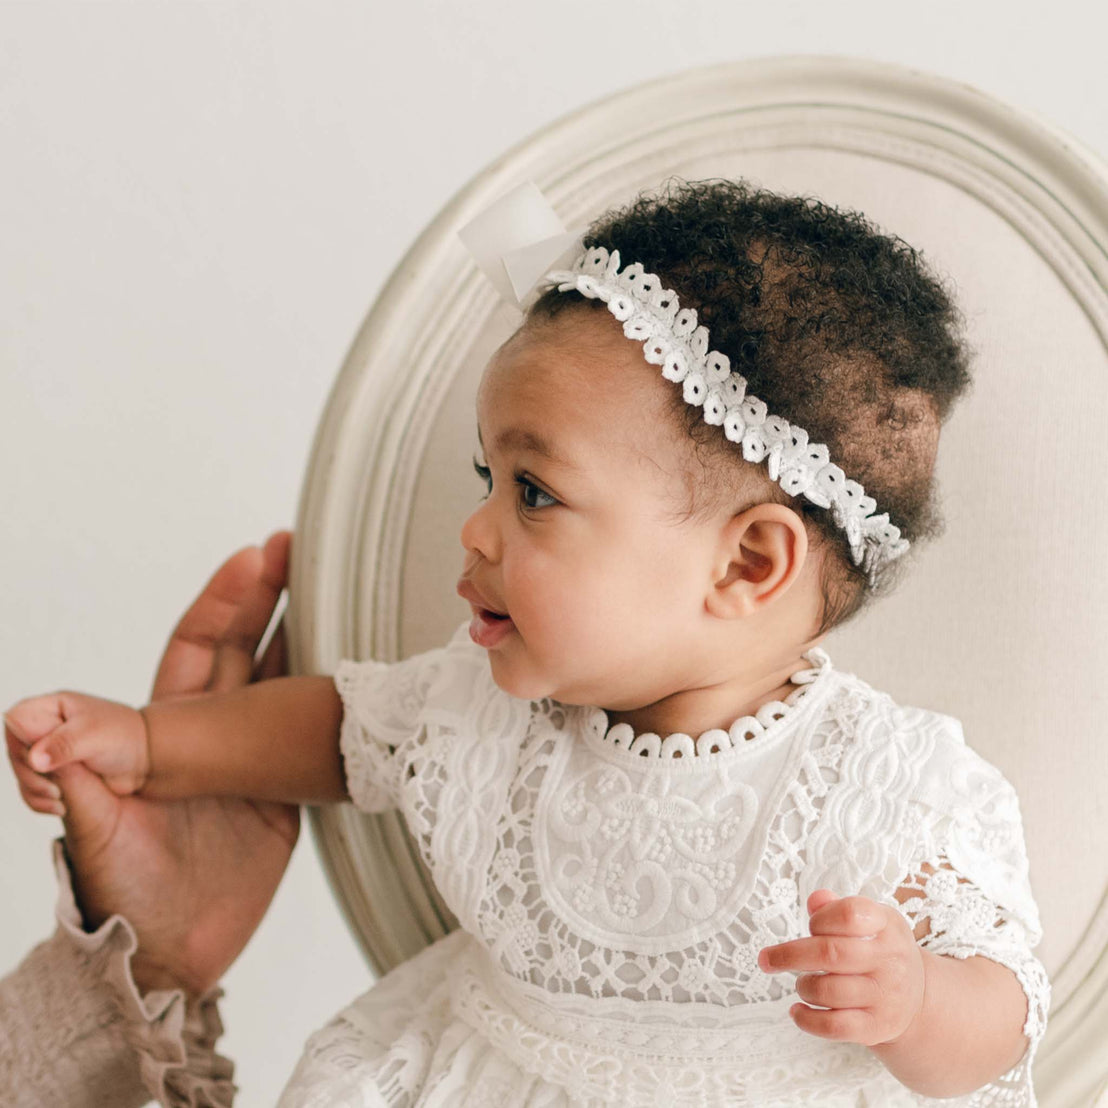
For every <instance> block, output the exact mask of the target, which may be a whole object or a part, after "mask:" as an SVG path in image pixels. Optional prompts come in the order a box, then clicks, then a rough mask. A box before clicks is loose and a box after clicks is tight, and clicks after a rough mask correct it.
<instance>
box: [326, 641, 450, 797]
mask: <svg viewBox="0 0 1108 1108" xmlns="http://www.w3.org/2000/svg"><path fill="white" fill-rule="evenodd" d="M443 655H444V651H443V650H432V651H430V652H429V653H427V654H417V655H415V656H414V657H411V658H407V659H405V660H404V661H403V662H395V663H391V664H390V663H387V662H373V661H368V662H350V661H345V662H342V663H340V664H339V667H338V669H337V670H336V671H335V687H336V688H337V689H338V692H339V696H340V697H341V698H342V706H343V718H342V728H341V731H340V733H339V746H340V748H341V750H342V759H343V766H344V769H345V772H346V786H347V789H348V790H349V792H350V798H351V799H352V800H353V801H354V803H355V804H356V805H357V806H358V807H359V808H361V809H362V810H363V811H366V812H385V811H388V810H389V809H390V808H396V807H398V806H399V804H400V791H401V786H402V784H403V781H404V774H405V766H406V765H407V764H408V762H409V759H410V757H411V752H412V748H413V746H415V745H416V744H418V742H419V738H420V734H421V732H422V719H421V713H422V709H423V706H424V704H425V703H426V701H427V694H428V690H429V689H430V687H431V685H432V684H433V683H434V681H435V678H436V677H437V675H438V672H439V669H440V667H441V664H442V659H443Z"/></svg>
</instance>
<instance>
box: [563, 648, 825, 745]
mask: <svg viewBox="0 0 1108 1108" xmlns="http://www.w3.org/2000/svg"><path fill="white" fill-rule="evenodd" d="M805 657H806V658H807V659H808V660H809V661H810V662H812V663H813V665H812V667H811V668H810V669H804V670H799V671H798V672H796V673H794V674H793V675H792V677H790V678H789V680H790V681H791V682H792V683H793V684H795V685H798V686H800V687H799V688H797V689H795V690H794V691H793V692H791V693H789V695H788V696H787V697H785V699H784V700H770V701H768V702H767V703H765V704H763V705H762V706H761V707H760V708H759V709H758V711H757V712H756V713H755V714H754V715H752V716H741V717H740V718H739V719H737V720H735V722H734V723H732V724H731V726H730V727H729V728H728V729H727V730H726V731H724V730H723V728H721V727H716V728H712V729H711V730H710V731H705V732H703V733H702V734H701V735H699V736H698V737H697V738H695V739H694V738H693V737H692V736H691V735H686V734H684V733H683V732H681V731H675V732H674V733H673V734H671V735H666V736H665V738H663V737H662V736H661V735H657V734H655V733H654V732H652V731H645V732H642V733H641V734H636V732H635V729H634V728H633V727H632V726H631V725H630V724H629V723H616V724H613V725H612V726H611V727H608V715H607V713H606V712H604V711H603V710H602V709H600V708H593V709H591V710H590V711H588V713H587V715H586V718H585V729H586V731H587V732H588V733H589V734H591V735H593V736H594V737H596V738H600V739H602V740H603V741H604V742H607V743H610V744H611V745H612V746H613V747H615V748H616V749H619V750H626V751H627V752H628V753H630V754H634V755H637V756H639V757H643V758H692V757H698V758H706V757H708V756H710V755H712V754H721V753H723V751H725V750H730V749H731V748H732V747H736V746H744V745H745V744H746V743H748V742H752V741H753V740H755V739H758V738H761V736H763V735H764V734H765V733H766V732H767V731H768V730H769V729H770V728H771V727H773V726H774V724H776V723H777V721H778V720H780V719H783V718H784V717H785V716H786V715H787V713H788V711H789V709H790V708H792V707H793V705H795V704H796V703H797V702H798V701H799V700H801V699H802V698H803V696H804V694H805V693H806V692H807V691H808V686H809V685H810V684H811V682H812V681H814V680H815V679H816V678H817V677H818V676H819V675H820V672H821V671H822V670H824V669H826V668H828V667H829V666H830V665H831V659H830V658H829V657H828V656H827V654H825V653H824V652H823V651H822V650H820V649H819V648H818V647H814V648H813V649H812V650H810V651H809V652H808V653H807V654H806V655H805Z"/></svg>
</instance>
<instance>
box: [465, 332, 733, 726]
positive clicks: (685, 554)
mask: <svg viewBox="0 0 1108 1108" xmlns="http://www.w3.org/2000/svg"><path fill="white" fill-rule="evenodd" d="M672 388H674V386H673V385H671V384H670V383H669V382H667V381H665V380H664V379H663V378H662V377H661V373H660V370H659V369H658V368H657V367H656V366H652V365H650V364H648V363H647V362H646V360H645V359H644V357H643V354H642V347H641V344H639V343H636V342H632V341H630V340H629V339H627V338H625V337H624V335H623V332H622V329H621V327H620V325H619V324H618V323H617V322H616V321H615V320H613V319H612V318H611V317H610V316H608V315H607V313H604V314H603V315H601V314H600V313H593V312H585V311H581V310H572V311H569V312H566V313H565V314H564V315H563V316H560V317H558V318H557V319H556V320H555V321H553V322H550V323H544V324H542V325H541V326H539V327H537V328H534V329H531V330H529V331H526V332H521V333H520V334H518V335H516V336H515V337H514V338H513V339H512V340H511V341H510V342H509V343H507V344H506V345H505V346H504V347H502V348H501V350H500V351H498V352H497V354H496V355H495V356H494V358H493V359H492V361H491V362H490V364H489V366H488V368H487V369H486V371H485V374H484V377H483V378H482V381H481V387H480V390H479V392H478V398H477V423H478V431H479V435H480V441H481V450H482V451H483V457H481V456H479V457H478V459H477V465H478V470H479V476H480V477H481V478H482V479H484V480H485V481H486V482H487V488H488V496H487V497H486V498H485V500H484V501H483V502H482V503H481V504H480V505H479V506H478V508H477V509H476V511H474V512H473V514H472V515H471V516H470V517H469V519H468V520H467V521H466V523H465V524H464V526H463V528H462V544H463V546H464V547H465V550H466V557H465V564H464V568H463V573H462V579H461V580H460V581H459V585H458V589H459V593H460V594H461V595H462V596H463V597H464V598H465V599H467V600H468V601H469V602H470V605H471V608H472V610H473V621H472V623H471V626H470V634H471V635H472V637H473V638H474V641H476V642H477V643H478V644H480V645H481V646H484V647H485V648H487V650H488V652H489V657H490V662H491V666H492V673H493V677H494V679H495V680H496V682H497V684H498V685H499V686H500V687H501V688H502V689H504V690H505V691H506V692H509V693H511V694H513V695H515V696H519V697H523V698H526V699H540V698H542V697H546V696H550V697H553V698H554V699H557V700H560V701H562V702H563V703H568V704H590V705H598V706H600V707H606V708H613V709H619V708H634V707H641V706H643V705H645V704H649V703H652V702H653V701H655V700H657V699H659V698H661V697H662V696H666V695H669V694H670V693H671V692H673V691H676V690H677V689H679V688H681V687H684V684H685V683H687V681H688V680H689V679H695V674H696V670H697V667H698V660H697V658H696V649H697V647H696V643H697V636H696V631H697V630H698V629H699V628H701V627H702V621H703V619H704V618H705V612H704V595H705V591H706V589H707V588H708V587H709V586H710V585H711V581H710V580H708V579H707V576H708V575H707V573H706V572H705V573H701V572H700V571H699V570H698V569H696V568H695V567H700V566H706V565H707V563H708V562H709V561H710V558H709V557H705V556H704V555H706V554H708V553H709V552H710V549H711V544H713V543H715V542H716V541H718V531H717V529H716V528H715V527H714V526H712V524H711V521H700V522H691V521H687V520H683V518H682V515H683V513H682V508H683V506H685V504H686V503H687V498H688V486H687V483H686V482H687V476H686V475H687V474H688V473H691V472H693V470H692V468H691V467H692V464H693V463H692V458H691V452H690V449H689V446H688V444H687V442H686V441H685V439H684V437H683V436H684V435H685V432H684V431H683V429H682V428H681V427H680V425H679V424H678V422H677V421H676V420H675V419H674V416H673V414H672V412H671V410H670V407H669V405H670V403H671V400H670V398H669V397H668V396H667V393H666V390H667V389H672Z"/></svg>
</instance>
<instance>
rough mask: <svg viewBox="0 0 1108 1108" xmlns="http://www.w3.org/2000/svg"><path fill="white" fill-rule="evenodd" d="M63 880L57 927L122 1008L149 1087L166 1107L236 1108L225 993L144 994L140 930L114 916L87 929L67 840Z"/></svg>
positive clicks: (58, 868)
mask: <svg viewBox="0 0 1108 1108" xmlns="http://www.w3.org/2000/svg"><path fill="white" fill-rule="evenodd" d="M53 858H54V870H55V873H56V874H57V879H58V901H57V907H56V909H55V914H56V916H57V920H58V930H59V932H60V933H61V934H62V935H64V936H65V937H66V939H67V940H68V941H69V942H70V943H71V944H72V945H73V947H74V948H76V950H77V951H78V952H79V954H80V955H81V956H82V958H83V959H84V961H85V965H86V968H87V970H88V972H89V974H90V975H92V976H93V977H96V978H99V979H101V980H102V981H103V982H104V984H105V985H106V986H107V987H108V988H109V990H110V991H111V993H112V995H113V997H114V998H115V1000H116V1003H117V1004H118V1006H119V1011H120V1016H121V1020H122V1023H121V1027H122V1031H123V1035H124V1038H125V1039H126V1041H127V1043H128V1044H129V1045H130V1046H131V1048H132V1049H133V1050H134V1051H135V1053H136V1054H137V1056H138V1062H139V1069H140V1072H141V1075H142V1081H143V1085H144V1086H145V1087H146V1090H147V1092H149V1094H150V1095H151V1096H152V1097H154V1098H155V1099H156V1100H157V1101H158V1103H159V1104H162V1105H164V1106H165V1108H231V1104H232V1102H233V1101H234V1096H235V1086H234V1083H233V1081H232V1080H231V1079H232V1076H233V1074H234V1065H233V1063H232V1062H231V1061H230V1059H228V1058H224V1057H223V1056H222V1055H220V1054H217V1053H216V1052H215V1043H216V1041H217V1040H218V1039H219V1037H220V1035H222V1034H223V1024H222V1022H221V1021H220V1018H219V1011H218V1009H217V1006H216V1002H217V1001H218V1000H219V998H220V997H221V996H222V995H223V990H222V989H218V988H216V989H209V990H208V991H207V992H206V993H204V994H203V995H202V996H200V997H196V998H192V997H186V995H185V993H184V991H183V990H182V989H153V990H151V991H150V992H148V993H146V994H145V995H144V994H143V993H142V992H141V991H140V990H139V987H138V985H137V984H136V983H135V979H134V975H133V973H132V967H131V959H132V957H133V956H134V953H135V951H136V950H137V949H138V938H137V936H136V935H135V931H134V928H133V927H132V926H131V924H130V923H129V922H128V921H127V920H126V919H124V918H123V917H122V916H119V915H114V916H111V917H110V918H109V919H108V920H106V921H105V922H104V923H103V924H101V925H100V926H99V927H98V928H97V929H96V930H95V931H92V932H88V931H85V930H84V927H83V926H82V920H81V913H80V910H79V909H78V907H77V900H76V896H75V895H74V892H73V884H72V879H71V876H70V872H69V866H68V864H67V861H66V857H65V848H64V842H63V840H62V839H57V840H55V842H54V844H53Z"/></svg>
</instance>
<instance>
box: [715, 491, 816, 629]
mask: <svg viewBox="0 0 1108 1108" xmlns="http://www.w3.org/2000/svg"><path fill="white" fill-rule="evenodd" d="M807 557H808V532H807V530H806V528H805V527H804V521H803V520H802V519H801V518H800V516H799V515H797V513H796V512H794V511H793V510H792V509H791V508H787V507H785V505H784V504H755V505H754V507H752V508H747V509H746V511H744V512H739V513H738V514H737V515H734V516H732V517H731V518H730V519H728V520H727V521H726V523H725V524H724V525H723V528H722V530H721V532H720V541H719V546H718V550H717V555H716V560H715V563H714V565H713V584H712V587H711V588H710V590H709V593H708V596H707V598H706V601H705V603H706V605H707V608H708V611H709V612H711V614H712V615H714V616H717V617H718V618H720V619H741V618H743V617H744V616H748V615H751V614H752V613H753V612H755V611H757V610H758V609H760V608H764V607H765V606H766V605H767V604H770V603H772V602H773V601H774V600H776V599H777V598H778V597H780V596H782V595H784V593H785V592H787V591H788V589H789V588H790V586H791V585H792V584H793V582H794V581H795V580H796V579H797V577H799V576H800V571H801V569H802V568H803V566H804V562H805V560H806V559H807Z"/></svg>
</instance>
